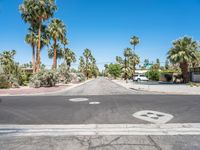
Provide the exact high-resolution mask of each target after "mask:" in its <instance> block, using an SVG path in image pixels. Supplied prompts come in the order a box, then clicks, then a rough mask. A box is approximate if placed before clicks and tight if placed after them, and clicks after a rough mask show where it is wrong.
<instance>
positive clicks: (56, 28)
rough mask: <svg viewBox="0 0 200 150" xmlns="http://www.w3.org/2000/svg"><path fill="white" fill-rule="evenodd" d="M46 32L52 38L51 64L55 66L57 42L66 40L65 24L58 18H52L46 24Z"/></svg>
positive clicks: (54, 67)
mask: <svg viewBox="0 0 200 150" xmlns="http://www.w3.org/2000/svg"><path fill="white" fill-rule="evenodd" d="M48 33H49V36H50V38H51V39H52V40H53V49H54V57H53V65H52V68H53V69H56V68H57V56H56V55H57V52H56V51H57V49H56V47H57V43H58V42H59V41H61V42H62V43H65V42H66V27H65V24H64V23H63V22H62V21H61V20H59V19H53V20H52V21H51V23H50V24H49V26H48Z"/></svg>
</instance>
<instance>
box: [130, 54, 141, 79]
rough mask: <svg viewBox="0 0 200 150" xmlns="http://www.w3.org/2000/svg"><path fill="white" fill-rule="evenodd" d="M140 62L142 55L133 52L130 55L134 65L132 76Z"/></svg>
mask: <svg viewBox="0 0 200 150" xmlns="http://www.w3.org/2000/svg"><path fill="white" fill-rule="evenodd" d="M139 63H140V57H139V56H138V55H137V54H135V53H133V54H132V55H131V56H130V64H131V66H132V76H133V75H134V74H135V66H136V65H138V64H139Z"/></svg>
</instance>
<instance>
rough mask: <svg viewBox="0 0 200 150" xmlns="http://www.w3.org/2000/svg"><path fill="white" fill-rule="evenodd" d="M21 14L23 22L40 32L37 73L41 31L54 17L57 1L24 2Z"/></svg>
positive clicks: (30, 0) (37, 60)
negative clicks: (44, 24) (47, 21)
mask: <svg viewBox="0 0 200 150" xmlns="http://www.w3.org/2000/svg"><path fill="white" fill-rule="evenodd" d="M19 9H20V12H21V16H22V18H23V20H24V21H25V22H28V23H29V24H30V25H31V27H36V28H37V29H38V30H37V31H38V34H37V35H38V43H37V53H36V62H37V63H36V71H37V72H38V71H39V70H40V63H41V62H40V50H41V30H42V24H43V22H45V21H46V20H48V19H49V18H51V17H53V14H54V12H55V11H56V9H57V7H56V4H55V0H24V2H23V4H22V5H20V8H19Z"/></svg>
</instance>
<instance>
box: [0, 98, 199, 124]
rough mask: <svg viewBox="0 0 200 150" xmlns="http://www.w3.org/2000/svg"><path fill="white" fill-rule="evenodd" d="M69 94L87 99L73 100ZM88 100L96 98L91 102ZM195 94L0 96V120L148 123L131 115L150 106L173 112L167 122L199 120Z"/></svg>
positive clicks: (14, 121)
mask: <svg viewBox="0 0 200 150" xmlns="http://www.w3.org/2000/svg"><path fill="white" fill-rule="evenodd" d="M72 98H87V99H88V101H83V102H73V101H70V99H72ZM90 102H100V104H96V105H91V104H90ZM199 108H200V97H199V96H169V95H165V96H164V95H117V96H116V95H106V96H81V97H80V96H45V97H44V96H34V97H2V98H1V102H0V124H121V123H123V124H124V123H131V124H138V123H148V122H146V121H143V120H140V119H137V118H135V117H133V116H132V115H133V114H134V113H136V112H138V111H142V110H153V111H159V112H164V113H168V114H171V115H173V116H174V118H173V119H172V120H170V121H169V123H199V122H200V115H199V114H200V109H199Z"/></svg>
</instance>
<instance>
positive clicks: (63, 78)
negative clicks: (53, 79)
mask: <svg viewBox="0 0 200 150" xmlns="http://www.w3.org/2000/svg"><path fill="white" fill-rule="evenodd" d="M71 81H72V76H71V75H70V74H69V69H68V67H67V66H66V65H65V64H61V65H60V66H59V68H58V82H62V83H65V84H67V83H70V82H71Z"/></svg>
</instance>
